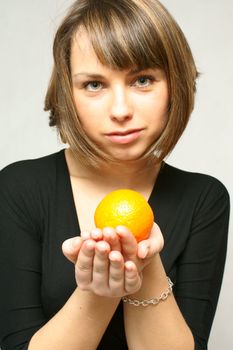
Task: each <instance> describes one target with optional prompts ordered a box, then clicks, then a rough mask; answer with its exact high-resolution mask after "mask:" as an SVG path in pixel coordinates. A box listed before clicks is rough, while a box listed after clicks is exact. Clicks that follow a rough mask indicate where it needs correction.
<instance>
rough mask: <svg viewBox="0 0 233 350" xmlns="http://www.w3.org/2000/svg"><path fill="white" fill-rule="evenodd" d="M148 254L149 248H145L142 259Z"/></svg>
mask: <svg viewBox="0 0 233 350" xmlns="http://www.w3.org/2000/svg"><path fill="white" fill-rule="evenodd" d="M148 252H149V248H148V247H147V248H145V249H144V252H143V253H142V259H145V257H146V256H147V254H148Z"/></svg>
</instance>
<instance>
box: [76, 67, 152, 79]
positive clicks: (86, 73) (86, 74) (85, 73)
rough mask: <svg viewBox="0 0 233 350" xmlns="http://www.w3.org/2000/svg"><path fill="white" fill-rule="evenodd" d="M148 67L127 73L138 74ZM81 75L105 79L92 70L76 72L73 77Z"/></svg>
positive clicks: (133, 69)
mask: <svg viewBox="0 0 233 350" xmlns="http://www.w3.org/2000/svg"><path fill="white" fill-rule="evenodd" d="M147 69H150V68H144V69H141V68H132V69H130V71H129V72H128V73H127V75H128V76H130V75H134V74H137V73H139V72H141V71H144V70H147ZM79 76H86V77H88V78H91V79H97V80H98V79H103V78H104V76H103V75H101V74H96V73H92V72H80V73H76V74H74V75H73V78H78V77H79Z"/></svg>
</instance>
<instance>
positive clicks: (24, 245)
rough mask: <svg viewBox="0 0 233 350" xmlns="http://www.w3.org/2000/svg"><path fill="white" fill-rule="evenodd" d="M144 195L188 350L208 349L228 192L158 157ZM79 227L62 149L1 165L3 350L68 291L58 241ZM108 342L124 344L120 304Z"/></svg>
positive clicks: (18, 343) (22, 346)
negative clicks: (190, 343) (187, 334)
mask: <svg viewBox="0 0 233 350" xmlns="http://www.w3.org/2000/svg"><path fill="white" fill-rule="evenodd" d="M149 202H150V205H151V206H152V208H153V211H154V215H155V221H156V222H157V223H158V224H159V226H160V228H161V230H162V233H163V235H164V240H165V246H164V249H163V251H162V253H161V259H162V262H163V265H164V267H165V270H166V273H167V274H168V275H169V276H170V278H171V279H172V281H173V282H174V283H175V287H174V295H175V298H176V300H177V303H178V305H179V307H180V310H181V312H182V314H183V316H184V318H185V320H186V322H187V324H188V325H189V327H190V329H191V330H192V332H193V335H194V338H195V349H196V350H204V349H207V342H208V337H209V333H210V329H211V326H212V322H213V318H214V314H215V310H216V306H217V301H218V297H219V292H220V288H221V283H222V276H223V272H224V265H225V258H226V249H227V233H228V221H229V195H228V192H227V190H226V189H225V187H224V186H223V185H222V184H221V183H220V182H219V181H218V180H216V179H214V178H213V177H210V176H206V175H201V174H195V173H190V172H185V171H182V170H179V169H176V168H174V167H171V166H169V165H168V164H165V165H164V166H163V168H162V170H161V172H160V174H159V177H158V179H157V181H156V184H155V187H154V189H153V191H152V194H151V197H150V199H149ZM78 234H79V225H78V221H77V216H76V211H75V206H74V200H73V196H72V189H71V184H70V179H69V174H68V169H67V165H66V162H65V157H64V151H60V152H58V153H56V154H53V155H50V156H47V157H43V158H40V159H36V160H29V161H23V162H17V163H15V164H12V165H10V166H8V167H6V168H5V169H3V170H2V171H1V172H0V281H1V288H0V344H1V345H0V346H1V349H2V350H13V349H18V350H26V349H27V348H28V344H29V341H30V339H31V337H32V335H33V334H34V333H35V332H36V331H37V330H38V329H39V328H40V327H41V326H43V325H44V324H45V323H46V322H47V321H48V320H49V319H50V318H51V317H53V315H54V314H55V313H56V312H58V311H59V310H60V309H61V307H62V306H63V305H64V303H65V302H66V301H67V299H68V298H69V296H70V295H71V294H72V292H73V290H74V289H75V287H76V284H75V278H74V271H73V266H72V264H71V263H70V262H69V261H68V260H67V259H66V258H65V257H64V256H63V254H62V250H61V244H62V242H63V241H64V240H65V239H67V238H69V237H72V236H74V235H78ZM77 332H78V330H77ZM89 336H91V332H90V334H89ZM110 347H111V349H112V350H114V349H117V350H120V349H122V350H123V349H127V344H126V339H125V334H124V325H123V312H122V305H120V306H119V308H118V309H117V311H116V313H115V315H114V316H113V318H112V320H111V322H110V324H109V327H108V328H107V330H106V332H105V334H104V336H103V338H102V340H101V343H100V345H99V347H98V349H101V350H104V349H109V348H110Z"/></svg>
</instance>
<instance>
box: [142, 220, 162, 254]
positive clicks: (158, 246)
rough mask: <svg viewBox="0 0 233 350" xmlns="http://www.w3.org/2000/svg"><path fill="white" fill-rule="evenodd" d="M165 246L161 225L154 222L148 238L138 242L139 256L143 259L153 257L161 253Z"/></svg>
mask: <svg viewBox="0 0 233 350" xmlns="http://www.w3.org/2000/svg"><path fill="white" fill-rule="evenodd" d="M163 246H164V238H163V235H162V232H161V230H160V228H159V226H158V225H157V224H156V223H154V225H153V227H152V230H151V234H150V236H149V238H148V239H146V240H143V241H141V242H139V243H138V253H137V254H138V257H139V258H141V259H145V258H151V257H153V256H154V255H155V254H157V253H159V252H160V251H161V250H162V249H163Z"/></svg>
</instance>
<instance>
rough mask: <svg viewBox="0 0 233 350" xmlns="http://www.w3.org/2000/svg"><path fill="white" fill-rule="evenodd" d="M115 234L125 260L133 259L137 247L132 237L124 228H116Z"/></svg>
mask: <svg viewBox="0 0 233 350" xmlns="http://www.w3.org/2000/svg"><path fill="white" fill-rule="evenodd" d="M116 233H117V234H118V236H119V237H120V242H121V246H122V251H123V254H124V256H127V258H128V259H127V260H130V259H131V258H132V259H133V258H135V255H136V254H137V249H138V245H137V241H136V239H135V237H134V235H133V234H132V233H131V232H130V231H129V230H128V229H127V227H125V226H117V227H116Z"/></svg>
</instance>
